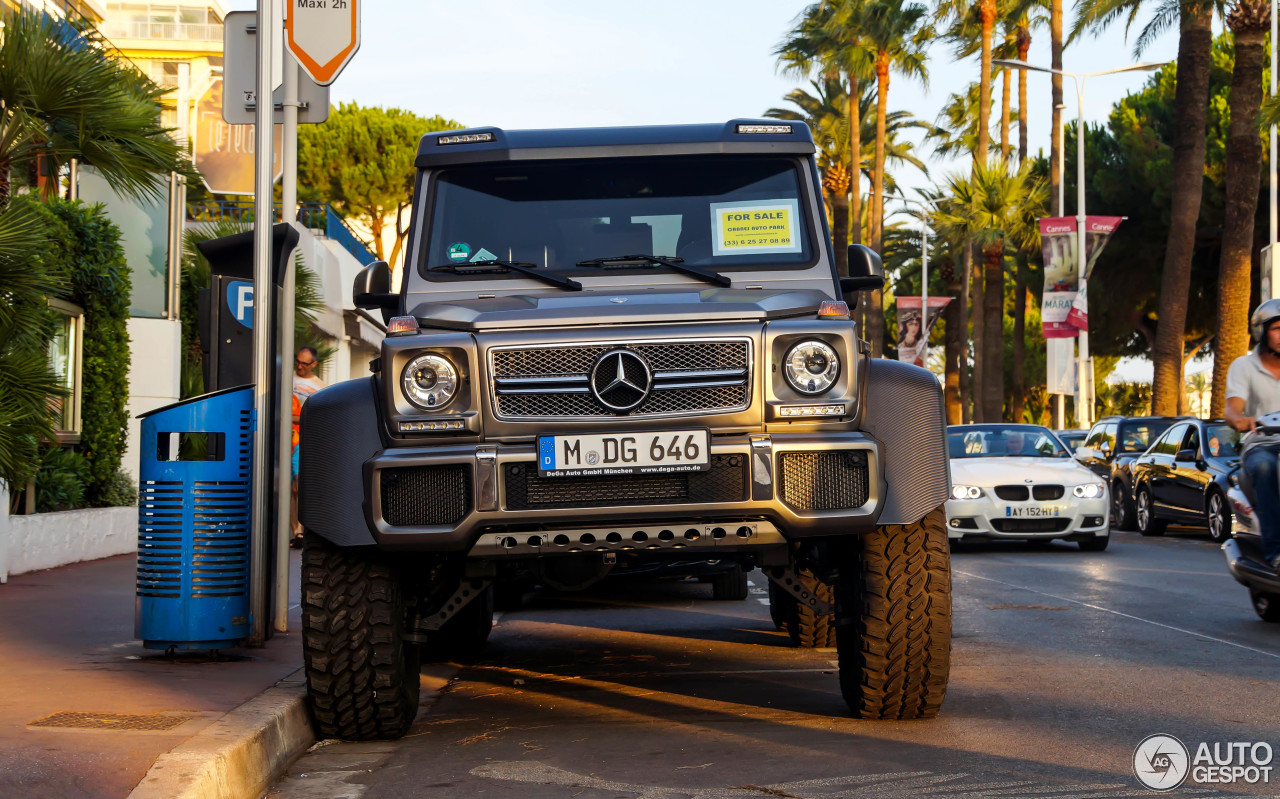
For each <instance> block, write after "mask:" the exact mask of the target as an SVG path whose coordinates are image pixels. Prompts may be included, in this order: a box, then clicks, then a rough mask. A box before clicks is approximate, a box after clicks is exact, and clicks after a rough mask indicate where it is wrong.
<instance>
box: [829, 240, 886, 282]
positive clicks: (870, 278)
mask: <svg viewBox="0 0 1280 799" xmlns="http://www.w3.org/2000/svg"><path fill="white" fill-rule="evenodd" d="M883 288H884V264H883V262H881V260H880V256H879V254H877V253H876V251H875V250H873V249H871V248H870V247H868V246H866V245H864V244H850V245H849V276H848V277H842V278H840V291H842V292H849V293H852V292H856V291H878V290H880V289H883Z"/></svg>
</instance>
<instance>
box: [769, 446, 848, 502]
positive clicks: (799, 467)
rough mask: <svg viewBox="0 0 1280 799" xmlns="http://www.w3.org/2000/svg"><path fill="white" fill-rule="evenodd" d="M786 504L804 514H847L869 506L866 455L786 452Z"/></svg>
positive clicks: (784, 500)
mask: <svg viewBox="0 0 1280 799" xmlns="http://www.w3.org/2000/svg"><path fill="white" fill-rule="evenodd" d="M779 459H780V460H781V462H782V468H781V469H780V470H779V471H780V472H781V473H782V487H781V488H782V491H781V493H782V501H783V502H785V503H787V504H788V505H790V506H791V507H793V508H795V509H796V510H800V511H816V510H844V509H848V508H860V507H862V506H863V505H865V504H867V494H868V490H869V489H868V476H867V455H866V453H865V452H784V453H782V454H781V455H780V456H779Z"/></svg>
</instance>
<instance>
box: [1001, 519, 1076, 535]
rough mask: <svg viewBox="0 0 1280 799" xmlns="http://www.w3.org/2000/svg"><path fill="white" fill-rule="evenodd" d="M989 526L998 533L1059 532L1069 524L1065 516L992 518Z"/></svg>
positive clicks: (1069, 521)
mask: <svg viewBox="0 0 1280 799" xmlns="http://www.w3.org/2000/svg"><path fill="white" fill-rule="evenodd" d="M991 526H992V527H994V528H995V529H996V532H999V533H1061V532H1062V531H1063V530H1066V529H1067V528H1068V527H1070V526H1071V520H1070V519H1065V518H1061V517H1059V518H1049V519H992V520H991Z"/></svg>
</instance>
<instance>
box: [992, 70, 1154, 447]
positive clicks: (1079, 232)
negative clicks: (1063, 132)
mask: <svg viewBox="0 0 1280 799" xmlns="http://www.w3.org/2000/svg"><path fill="white" fill-rule="evenodd" d="M991 63H993V64H998V65H999V66H1002V67H1010V68H1012V69H1026V70H1031V71H1033V72H1048V73H1050V74H1053V75H1063V76H1065V77H1068V78H1071V80H1073V81H1075V85H1076V111H1077V114H1078V115H1077V118H1076V119H1077V121H1076V266H1077V269H1078V272H1077V275H1078V278H1077V280H1078V281H1079V285H1081V286H1083V285H1084V283H1085V268H1086V267H1087V266H1088V259H1087V258H1086V257H1085V256H1086V253H1085V235H1084V234H1085V230H1084V228H1085V221H1084V217H1085V208H1084V86H1085V82H1086V81H1088V80H1089V78H1096V77H1100V76H1102V75H1116V74H1119V73H1121V72H1150V71H1151V70H1153V69H1159V68H1160V67H1162V66H1164V64H1163V63H1158V64H1155V63H1148V64H1130V65H1129V66H1127V67H1118V68H1116V69H1106V70H1103V71H1101V72H1088V73H1084V74H1080V73H1076V72H1064V71H1062V70H1060V69H1050V68H1049V67H1037V66H1034V65H1032V64H1028V63H1027V62H1025V61H1018V60H1017V59H1011V58H997V59H994V60H992V62H991ZM1064 210H1065V209H1064ZM1076 368H1077V371H1078V377H1077V379H1078V382H1079V385H1080V397H1081V399H1082V401H1081V402H1078V403H1077V405H1078V406H1079V407H1077V408H1076V422H1077V423H1078V424H1079V425H1080V426H1081V427H1089V426H1091V425H1092V424H1093V371H1092V369H1090V361H1089V331H1088V330H1087V329H1086V330H1081V331H1080V354H1079V356H1078V359H1077V362H1076Z"/></svg>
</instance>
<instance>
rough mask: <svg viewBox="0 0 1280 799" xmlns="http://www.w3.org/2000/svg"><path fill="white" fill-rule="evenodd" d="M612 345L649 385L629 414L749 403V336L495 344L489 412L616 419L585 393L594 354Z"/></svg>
mask: <svg viewBox="0 0 1280 799" xmlns="http://www.w3.org/2000/svg"><path fill="white" fill-rule="evenodd" d="M619 349H625V350H628V351H630V352H634V353H636V354H637V355H639V356H640V357H641V358H643V359H644V361H645V363H647V364H648V366H649V372H650V375H651V379H652V384H653V390H652V391H651V392H650V393H649V396H648V397H647V398H646V399H645V400H644V401H643V402H641V403H640V404H639V405H638V406H636V407H635V408H634V409H632V410H631V411H630V412H629V414H628V415H630V416H639V417H645V416H658V415H663V416H680V415H686V416H687V415H695V414H707V413H733V412H736V411H741V410H745V409H746V408H747V407H748V406H749V405H750V404H751V390H750V386H751V342H750V341H747V340H742V339H738V340H711V341H703V340H698V341H687V342H663V343H637V344H589V345H580V346H574V345H569V346H565V347H542V348H538V349H499V350H494V351H492V352H491V354H490V367H491V374H492V377H493V383H494V390H495V406H496V407H495V412H496V413H497V415H498V416H499V417H501V418H504V419H564V418H614V417H616V416H617V415H618V413H617V412H615V411H613V410H610V409H609V408H606V407H605V406H604V405H602V404H601V403H600V402H599V401H597V400H596V398H595V396H594V395H593V394H592V393H591V385H590V377H591V370H592V368H593V367H594V366H595V364H596V362H597V360H599V358H600V356H602V355H604V354H606V353H609V352H612V351H614V350H619ZM628 377H635V375H631V374H628ZM597 382H600V381H597ZM611 399H612V401H613V402H614V404H616V405H623V404H626V403H622V402H618V401H617V398H611Z"/></svg>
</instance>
